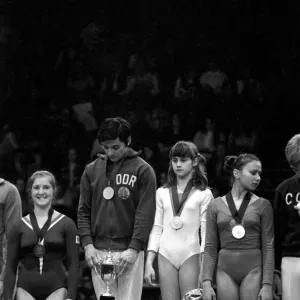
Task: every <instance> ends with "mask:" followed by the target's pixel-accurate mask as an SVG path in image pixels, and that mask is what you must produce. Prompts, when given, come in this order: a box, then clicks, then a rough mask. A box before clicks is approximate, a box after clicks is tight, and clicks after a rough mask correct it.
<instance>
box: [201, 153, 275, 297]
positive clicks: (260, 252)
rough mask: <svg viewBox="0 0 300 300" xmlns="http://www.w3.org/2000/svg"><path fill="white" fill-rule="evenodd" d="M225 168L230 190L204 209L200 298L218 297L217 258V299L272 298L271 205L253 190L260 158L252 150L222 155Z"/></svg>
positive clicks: (260, 168)
mask: <svg viewBox="0 0 300 300" xmlns="http://www.w3.org/2000/svg"><path fill="white" fill-rule="evenodd" d="M224 168H225V170H227V171H230V174H231V175H232V177H231V179H232V189H231V190H230V192H229V193H228V194H227V195H226V196H223V197H218V198H216V199H213V200H212V201H211V203H210V204H209V206H208V209H207V226H206V228H207V230H206V245H205V252H204V262H203V277H202V278H203V292H204V294H203V296H204V299H205V300H213V299H214V300H215V299H216V294H215V291H214V289H213V287H212V280H213V274H214V270H215V265H216V262H217V273H216V284H217V296H218V299H219V300H239V299H240V300H257V299H259V300H271V299H272V296H273V295H272V284H273V273H274V249H273V242H274V229H273V213H272V207H271V204H270V202H269V201H268V200H266V199H263V198H260V197H258V196H256V195H255V194H253V191H254V190H255V189H256V188H257V186H258V184H259V183H260V179H261V178H260V175H261V171H262V165H261V162H260V160H259V159H258V158H257V157H256V156H255V155H253V154H240V155H239V156H237V157H236V156H229V157H226V159H225V164H224ZM219 249H220V250H219ZM218 250H219V253H218Z"/></svg>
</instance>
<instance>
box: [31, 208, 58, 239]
mask: <svg viewBox="0 0 300 300" xmlns="http://www.w3.org/2000/svg"><path fill="white" fill-rule="evenodd" d="M53 213H54V210H53V208H52V207H51V208H50V209H49V212H48V219H47V221H46V222H45V224H44V225H43V227H42V228H40V227H39V225H38V222H37V218H36V215H35V213H34V212H32V213H31V214H30V215H29V217H30V221H31V225H32V228H33V230H34V232H35V234H36V236H37V239H38V242H41V241H42V240H43V238H44V236H45V234H46V232H47V230H48V228H49V227H50V225H51V220H52V215H53Z"/></svg>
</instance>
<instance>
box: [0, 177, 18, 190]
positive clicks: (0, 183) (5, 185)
mask: <svg viewBox="0 0 300 300" xmlns="http://www.w3.org/2000/svg"><path fill="white" fill-rule="evenodd" d="M2 189H5V190H7V192H10V191H14V192H17V191H18V189H17V187H16V186H15V185H14V184H12V183H11V182H9V181H7V180H5V179H3V178H0V190H2Z"/></svg>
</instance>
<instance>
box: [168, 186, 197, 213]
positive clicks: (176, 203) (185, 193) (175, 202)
mask: <svg viewBox="0 0 300 300" xmlns="http://www.w3.org/2000/svg"><path fill="white" fill-rule="evenodd" d="M192 188H193V181H192V180H190V181H189V182H188V183H187V185H186V187H185V189H184V191H183V194H182V201H181V203H179V197H178V191H177V185H172V186H171V199H172V203H173V206H172V207H173V215H174V216H180V215H181V212H182V210H183V208H184V205H185V203H186V200H187V199H188V196H189V194H190V192H191V190H192Z"/></svg>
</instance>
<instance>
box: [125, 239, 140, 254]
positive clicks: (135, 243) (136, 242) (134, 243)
mask: <svg viewBox="0 0 300 300" xmlns="http://www.w3.org/2000/svg"><path fill="white" fill-rule="evenodd" d="M142 247H143V242H142V241H140V240H137V239H132V240H131V242H130V244H129V246H128V248H133V249H134V250H136V251H138V252H140V251H141V249H142Z"/></svg>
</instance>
